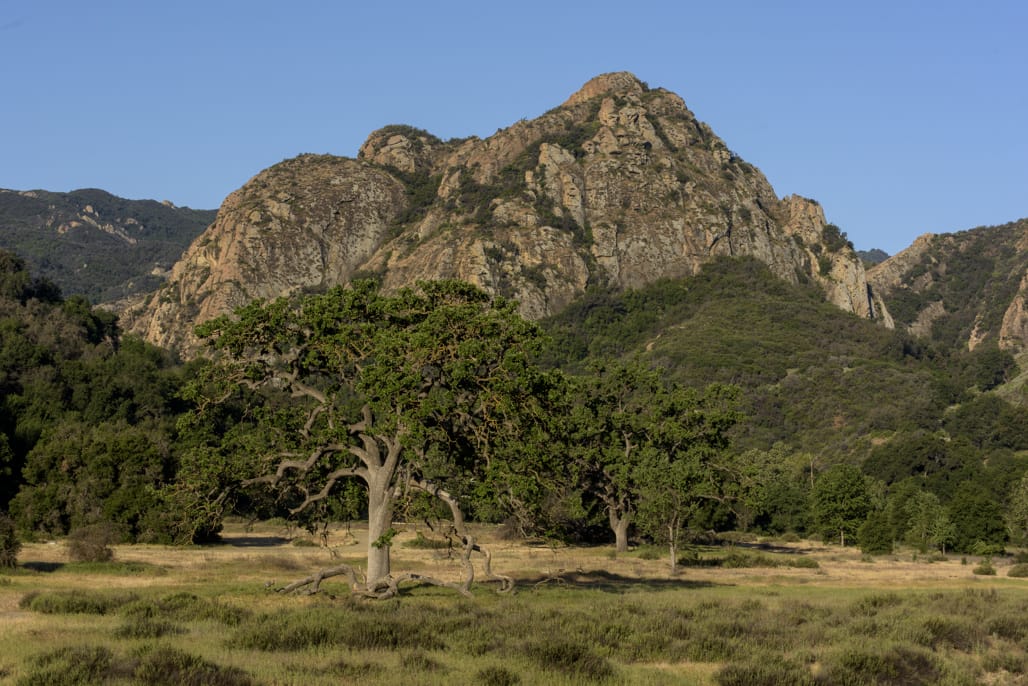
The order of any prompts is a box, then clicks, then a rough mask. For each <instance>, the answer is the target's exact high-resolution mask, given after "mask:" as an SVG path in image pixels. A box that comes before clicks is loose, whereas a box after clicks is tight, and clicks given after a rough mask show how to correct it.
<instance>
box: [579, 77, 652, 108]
mask: <svg viewBox="0 0 1028 686" xmlns="http://www.w3.org/2000/svg"><path fill="white" fill-rule="evenodd" d="M646 90H648V88H647V87H646V85H644V84H643V82H642V81H640V80H639V79H638V78H636V76H635V74H632V73H631V72H627V71H615V72H610V73H607V74H600V75H599V76H595V77H593V78H591V79H589V81H587V82H586V83H585V85H584V86H582V87H581V88H579V89H578V90H577V91H575V93H573V94H572V95H571V97H570V98H568V99H567V100H566V101H565V102H564V104H563V105H561V107H574V106H575V105H579V104H581V103H583V102H587V101H589V100H592V99H593V98H595V97H597V96H600V95H622V96H624V95H629V94H632V95H640V94H642V93H643V92H645V91H646Z"/></svg>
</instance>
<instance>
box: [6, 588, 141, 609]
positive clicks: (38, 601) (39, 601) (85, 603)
mask: <svg viewBox="0 0 1028 686" xmlns="http://www.w3.org/2000/svg"><path fill="white" fill-rule="evenodd" d="M137 599H138V596H136V595H135V594H134V593H105V592H100V591H48V592H38V591H33V592H32V593H29V594H28V595H26V596H25V597H23V598H22V599H21V601H20V602H19V603H18V606H19V607H20V608H21V609H23V610H32V611H33V612H40V613H42V614H48V615H70V614H88V615H105V614H109V613H111V612H114V611H115V610H117V609H118V608H120V607H122V606H123V605H127V604H128V603H131V602H133V601H135V600H137Z"/></svg>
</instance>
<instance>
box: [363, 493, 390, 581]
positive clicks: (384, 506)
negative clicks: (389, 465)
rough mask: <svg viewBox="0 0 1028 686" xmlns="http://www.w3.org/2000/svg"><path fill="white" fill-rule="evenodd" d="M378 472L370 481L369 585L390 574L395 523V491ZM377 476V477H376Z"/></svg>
mask: <svg viewBox="0 0 1028 686" xmlns="http://www.w3.org/2000/svg"><path fill="white" fill-rule="evenodd" d="M383 476H384V475H382V474H376V475H374V476H373V477H372V478H371V479H369V483H368V587H369V588H373V587H374V584H375V582H377V581H380V580H381V579H384V578H385V577H388V576H389V573H390V568H389V549H390V545H389V541H388V539H387V538H383V536H386V534H387V532H388V531H389V529H390V528H391V527H392V525H393V492H392V484H391V483H390V481H391V480H390V479H387V478H382V477H383ZM376 477H377V478H376Z"/></svg>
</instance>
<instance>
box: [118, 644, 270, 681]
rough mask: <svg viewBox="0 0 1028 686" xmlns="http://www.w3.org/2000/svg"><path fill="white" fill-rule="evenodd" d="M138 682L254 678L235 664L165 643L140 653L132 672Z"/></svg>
mask: <svg viewBox="0 0 1028 686" xmlns="http://www.w3.org/2000/svg"><path fill="white" fill-rule="evenodd" d="M133 676H134V677H135V679H136V683H138V684H141V685H142V686H166V684H181V685H183V686H253V684H254V683H255V682H254V680H253V679H252V678H251V677H250V676H249V675H248V674H247V673H246V672H244V671H243V670H241V669H238V668H236V667H222V666H220V665H216V664H213V663H211V662H207V661H206V660H203V659H201V658H199V657H197V656H195V655H190V654H189V653H184V652H182V651H180V650H175V649H174V648H168V647H158V648H154V649H153V650H151V651H150V652H148V653H146V654H144V655H143V657H142V659H141V660H140V663H139V666H138V667H137V668H136V670H135V673H134V675H133Z"/></svg>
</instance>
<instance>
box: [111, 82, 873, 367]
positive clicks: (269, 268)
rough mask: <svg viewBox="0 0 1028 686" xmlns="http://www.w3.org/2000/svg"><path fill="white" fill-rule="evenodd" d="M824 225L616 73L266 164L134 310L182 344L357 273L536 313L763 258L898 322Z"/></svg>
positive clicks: (664, 97) (661, 96) (676, 100)
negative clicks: (457, 128) (511, 110)
mask: <svg viewBox="0 0 1028 686" xmlns="http://www.w3.org/2000/svg"><path fill="white" fill-rule="evenodd" d="M829 229H834V227H830V225H828V224H826V222H825V218H824V214H823V212H822V210H821V208H820V206H818V205H817V204H816V203H814V202H812V201H808V200H804V199H802V198H798V197H795V196H794V197H790V198H786V199H785V200H779V199H778V198H777V196H776V195H775V193H774V191H773V189H772V188H771V186H770V184H769V183H768V182H767V180H766V179H765V178H764V176H763V175H762V174H761V173H760V172H759V171H758V170H757V169H756V168H754V167H753V166H751V165H749V164H748V163H746V162H745V161H743V160H742V159H741V158H739V157H738V156H737V155H736V154H735V153H733V152H732V151H731V150H729V148H728V147H727V146H726V145H725V143H724V142H723V141H722V140H721V139H720V138H718V137H717V136H716V135H714V133H713V132H712V131H711V130H710V128H709V127H708V126H707V125H706V124H703V123H701V122H699V121H698V120H697V119H696V118H695V117H694V116H693V114H692V113H691V112H690V111H689V110H688V108H687V107H686V105H685V103H684V102H683V101H682V99H681V98H680V97H678V96H677V95H675V94H673V93H670V92H668V91H665V90H663V89H649V88H648V87H647V86H645V85H644V84H643V83H642V82H641V81H639V80H638V79H636V78H635V77H634V76H633V75H631V74H629V73H626V72H619V73H614V74H604V75H601V76H598V77H596V78H594V79H592V80H591V81H589V82H588V83H587V84H585V86H583V87H582V88H581V89H580V90H579V91H578V92H577V93H575V94H573V95H572V96H571V97H570V98H569V99H568V100H567V101H566V102H565V103H564V104H563V105H561V106H560V107H558V108H556V109H554V110H551V111H550V112H547V113H546V114H544V115H542V116H540V117H538V118H537V119H533V120H530V121H529V120H522V121H519V122H517V123H515V124H513V125H512V126H510V127H508V128H506V129H503V130H501V131H498V132H497V133H496V134H495V135H493V136H490V137H489V138H488V139H478V138H469V139H464V140H454V141H446V142H444V141H441V140H439V139H438V138H436V137H435V136H432V135H431V134H429V133H427V132H424V131H420V130H418V129H414V128H411V127H404V126H388V127H385V128H383V129H380V130H379V131H376V132H374V133H372V134H371V135H370V136H369V138H368V140H367V141H366V142H365V143H364V145H363V146H362V147H361V149H360V153H359V155H358V160H356V161H354V160H346V159H342V158H332V157H314V156H301V157H299V158H296V159H295V160H290V161H288V162H284V163H282V164H280V165H276V166H275V167H272V168H271V169H269V170H267V171H265V172H262V173H261V174H259V175H258V176H257V177H255V178H254V179H253V180H251V181H250V182H249V183H247V184H246V186H244V187H243V188H241V189H240V190H239V191H236V192H235V193H233V194H232V195H231V196H230V197H229V198H228V199H227V200H226V202H225V205H224V206H223V207H222V209H221V212H220V213H219V215H218V220H217V221H216V222H215V224H214V225H213V226H212V227H211V229H210V230H209V231H208V232H207V233H206V234H205V235H204V236H202V237H201V238H200V239H199V240H198V241H197V242H196V243H194V244H193V246H192V247H191V248H190V250H189V251H188V252H187V254H186V255H185V256H184V258H183V260H182V262H180V263H179V264H178V265H176V267H175V270H174V273H173V275H172V278H171V281H170V283H169V286H168V288H166V289H165V290H164V291H162V292H160V293H158V294H156V296H155V297H154V298H152V299H151V301H150V302H149V303H148V304H146V305H145V306H141V307H138V308H137V309H136V310H135V311H134V312H133V313H130V314H129V315H127V316H126V320H127V321H130V322H132V324H131V325H132V327H133V329H134V330H137V331H140V332H142V333H144V334H145V335H146V337H147V338H148V339H149V340H151V341H154V342H157V343H160V344H164V345H174V346H179V347H186V348H188V347H190V346H191V345H192V344H193V343H195V341H192V340H191V339H189V338H188V336H184V335H183V332H186V331H189V329H190V326H189V324H190V323H192V322H199V321H203V320H205V319H207V318H210V317H213V316H215V315H217V314H221V313H224V312H227V311H230V310H231V309H232V308H234V307H236V306H238V305H240V304H242V303H244V302H247V301H248V300H249V299H252V298H254V297H266V298H268V297H273V296H276V295H280V294H285V293H289V292H294V291H297V290H303V289H310V288H320V287H325V286H328V285H332V284H335V283H344V282H345V281H347V280H348V279H349V278H351V277H352V276H353V275H354V273H355V272H357V271H358V270H360V271H362V272H365V273H371V274H375V275H377V276H378V277H379V278H380V279H381V280H382V283H383V286H384V287H385V288H387V289H391V288H397V287H400V286H402V285H405V284H409V283H411V282H413V281H415V280H418V279H435V278H460V279H465V280H467V281H470V282H472V283H476V284H478V285H480V286H482V287H483V288H485V289H486V290H489V291H491V292H494V293H499V294H503V295H507V296H510V297H513V298H515V299H517V300H518V302H519V303H520V304H521V308H522V311H523V313H524V314H525V315H527V316H529V317H533V318H540V317H544V316H547V315H550V314H554V313H556V312H559V311H560V310H561V309H563V308H564V307H566V306H567V305H568V304H569V303H570V302H572V301H573V300H574V299H575V298H577V297H579V296H580V295H581V294H582V293H583V292H584V291H585V289H586V288H587V287H588V286H590V285H593V284H602V285H607V286H612V287H617V288H632V287H638V286H642V285H644V284H647V283H650V282H652V281H654V280H655V279H659V278H664V277H672V278H674V277H681V276H686V275H690V274H693V273H695V272H696V271H697V270H698V269H699V268H700V267H701V266H702V265H703V264H704V263H705V262H707V261H709V260H710V259H711V258H712V257H714V256H718V255H740V256H741V255H752V256H755V257H757V258H758V259H760V260H761V261H763V262H765V263H766V264H768V265H769V267H770V268H771V269H772V271H773V272H774V273H775V274H776V275H778V276H779V277H780V278H783V279H787V280H789V281H793V282H795V281H797V280H800V279H804V280H812V281H815V282H816V283H818V284H819V285H821V286H822V288H823V289H824V291H825V294H826V297H827V298H828V299H829V300H830V301H831V302H833V303H835V304H836V305H838V306H839V307H841V308H843V309H845V310H848V311H851V312H854V313H856V314H858V315H860V316H865V317H869V318H873V319H876V320H878V321H881V322H882V323H883V324H885V325H887V326H890V325H891V319H890V318H889V315H888V311H887V309H886V308H885V306H884V304H883V303H882V302H881V300H880V299H879V298H877V296H876V295H875V294H874V293H873V291H872V289H871V288H870V287H869V285H868V282H867V280H866V278H865V274H864V267H863V264H862V263H861V261H860V260H859V259H858V257H857V255H856V253H855V252H854V251H853V249H852V246H850V245H848V244H847V243H846V241H845V238H844V237H841V236H835V240H827V239H826V236H828V238H829V239H831V238H832V236H830V235H828V234H829V233H831V232H830V230H829ZM836 231H837V230H836ZM826 232H828V233H826Z"/></svg>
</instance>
